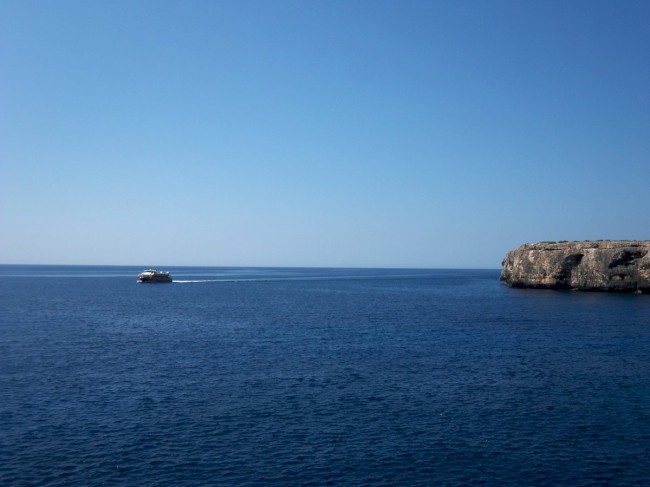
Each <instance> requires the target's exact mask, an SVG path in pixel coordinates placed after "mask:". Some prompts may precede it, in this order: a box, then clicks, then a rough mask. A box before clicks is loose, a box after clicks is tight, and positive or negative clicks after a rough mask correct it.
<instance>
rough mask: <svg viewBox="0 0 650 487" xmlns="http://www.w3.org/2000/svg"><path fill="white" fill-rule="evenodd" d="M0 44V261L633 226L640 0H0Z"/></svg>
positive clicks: (383, 260) (350, 255) (560, 236)
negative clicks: (0, 1)
mask: <svg viewBox="0 0 650 487" xmlns="http://www.w3.org/2000/svg"><path fill="white" fill-rule="evenodd" d="M0 63H1V68H0V263H42V264H48V263H51V264H64V263H67V264H134V265H160V266H164V265H216V266H219V265H226V266H230V265H244V266H246V265H251V266H343V267H356V266H359V267H368V266H370V267H479V268H498V267H499V266H500V262H501V259H502V258H503V255H504V254H505V252H506V251H507V250H509V249H511V248H514V247H516V246H517V245H519V244H520V243H523V242H529V241H539V240H585V239H619V238H622V239H647V238H650V225H649V223H650V222H649V218H648V209H647V208H648V195H649V191H648V189H649V187H650V184H649V183H650V2H648V1H645V0H643V1H627V0H622V1H614V0H611V1H594V0H585V1H579V0H572V1H566V0H562V1H551V0H539V1H520V0H516V1H515V0H513V1H498V0H490V1H482V0H476V1H466V0H465V1H464V0H460V1H451V0H450V1H434V0H429V1H401V0H400V1H397V0H395V1H375V0H372V1H361V0H345V1H331V0H327V1H304V0H301V1H280V0H268V1H242V0H238V1H212V0H204V1H199V0H195V1H185V0H183V1H180V0H179V1H162V0H155V1H143V0H138V1H126V0H123V1H119V0H118V1H108V0H107V1H87V0H79V1H66V0H57V1H40V0H39V1H33V0H4V1H3V2H2V3H1V4H0Z"/></svg>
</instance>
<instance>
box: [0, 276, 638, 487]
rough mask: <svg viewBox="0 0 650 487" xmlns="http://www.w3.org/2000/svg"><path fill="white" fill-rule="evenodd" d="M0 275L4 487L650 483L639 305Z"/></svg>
mask: <svg viewBox="0 0 650 487" xmlns="http://www.w3.org/2000/svg"><path fill="white" fill-rule="evenodd" d="M141 270H142V269H136V268H127V267H37V266H0V485H10V486H13V485H17V486H20V485H39V486H41V485H44V486H48V485H49V486H55V485H79V486H88V485H138V486H163V485H164V486H167V485H188V486H190V485H259V486H267V485H475V484H487V485H522V484H529V485H530V484H537V485H540V484H541V485H594V484H595V485H631V484H632V485H633V484H639V485H642V484H648V483H649V482H650V451H649V450H650V299H648V296H637V295H609V294H589V293H575V292H555V291H530V290H528V291H527V290H513V289H509V288H507V287H505V286H503V285H502V284H501V283H499V281H498V271H495V270H487V271H468V270H350V269H337V270H333V269H229V268H171V269H166V270H170V271H172V275H173V276H174V278H175V279H176V280H177V282H174V283H172V284H158V285H156V284H153V285H152V284H137V283H136V280H135V278H136V276H137V274H138V272H140V271H141Z"/></svg>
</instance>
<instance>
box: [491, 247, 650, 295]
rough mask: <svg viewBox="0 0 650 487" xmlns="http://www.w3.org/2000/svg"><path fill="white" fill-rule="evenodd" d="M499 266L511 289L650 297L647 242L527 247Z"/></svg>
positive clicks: (515, 252) (511, 255) (511, 254)
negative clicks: (614, 292) (542, 289)
mask: <svg viewBox="0 0 650 487" xmlns="http://www.w3.org/2000/svg"><path fill="white" fill-rule="evenodd" d="M502 265H503V271H502V272H501V280H502V281H505V282H506V284H508V285H510V286H512V287H531V288H549V289H579V290H584V291H617V292H628V293H630V292H641V293H644V294H646V293H648V294H650V240H604V241H599V242H560V243H528V244H524V245H522V246H520V247H519V248H518V249H516V250H511V251H510V252H508V253H507V254H506V258H505V259H504V260H503V262H502Z"/></svg>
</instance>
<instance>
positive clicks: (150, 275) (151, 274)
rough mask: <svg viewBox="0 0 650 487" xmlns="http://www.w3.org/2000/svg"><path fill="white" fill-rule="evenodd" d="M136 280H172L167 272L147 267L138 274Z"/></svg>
mask: <svg viewBox="0 0 650 487" xmlns="http://www.w3.org/2000/svg"><path fill="white" fill-rule="evenodd" d="M138 282H172V276H170V275H169V272H165V271H157V270H156V269H147V270H146V271H144V272H142V273H141V274H140V275H139V276H138Z"/></svg>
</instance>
